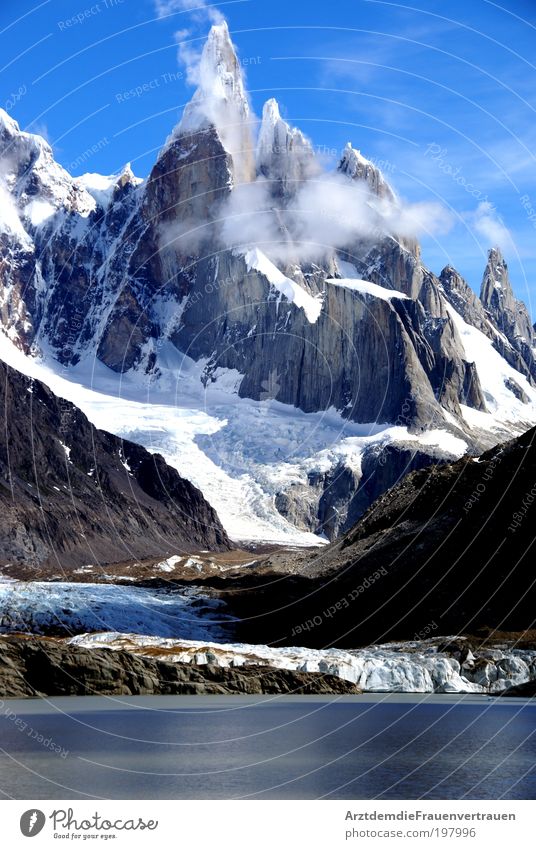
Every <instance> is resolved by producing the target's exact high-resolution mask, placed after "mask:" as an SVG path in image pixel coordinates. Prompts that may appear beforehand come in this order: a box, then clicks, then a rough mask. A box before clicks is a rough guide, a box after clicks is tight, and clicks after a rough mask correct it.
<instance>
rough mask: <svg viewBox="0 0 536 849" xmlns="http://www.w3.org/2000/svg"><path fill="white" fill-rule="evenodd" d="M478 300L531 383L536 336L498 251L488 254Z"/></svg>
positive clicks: (534, 371) (535, 375) (535, 374)
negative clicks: (516, 357)
mask: <svg viewBox="0 0 536 849" xmlns="http://www.w3.org/2000/svg"><path fill="white" fill-rule="evenodd" d="M480 300H481V301H482V303H483V305H484V307H485V309H486V310H487V311H488V313H489V314H490V316H491V318H492V320H493V322H494V324H495V326H496V327H497V328H498V329H499V330H500V332H501V333H503V334H504V335H505V336H506V338H507V339H508V341H509V342H510V344H511V345H512V346H513V347H514V348H515V349H516V351H518V352H519V354H520V356H521V358H522V360H523V362H524V364H525V365H526V370H527V372H528V374H530V375H531V376H532V378H533V379H534V378H536V359H535V357H534V342H535V335H534V328H533V326H532V322H531V319H530V315H529V311H528V310H527V307H526V306H525V304H524V303H523V302H522V301H518V299H517V298H516V296H515V294H514V290H513V289H512V284H511V283H510V275H509V274H508V266H507V264H506V262H505V260H504V258H503V255H502V253H501V251H500V249H499V248H497V247H496V248H492V249H491V250H490V251H489V252H488V262H487V265H486V268H485V270H484V276H483V278H482V286H481V289H480ZM522 370H525V369H522Z"/></svg>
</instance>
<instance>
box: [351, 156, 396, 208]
mask: <svg viewBox="0 0 536 849" xmlns="http://www.w3.org/2000/svg"><path fill="white" fill-rule="evenodd" d="M339 171H340V172H341V173H342V174H346V175H347V176H348V177H351V179H352V180H364V181H365V182H366V183H367V185H368V186H369V188H370V189H371V191H373V192H374V194H376V195H378V196H379V197H380V198H385V199H387V200H390V201H395V200H396V196H395V193H394V191H393V189H392V188H391V186H390V185H389V183H388V182H387V180H386V179H385V177H384V176H383V174H382V172H381V171H380V169H379V168H378V167H377V166H376V165H375V164H374V163H373V162H371V161H370V160H369V159H366V158H365V157H364V156H363V154H362V153H361V151H360V150H356V148H354V147H352V143H351V142H348V143H347V144H346V147H345V148H344V150H343V153H342V158H341V161H340V163H339Z"/></svg>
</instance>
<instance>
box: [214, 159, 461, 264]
mask: <svg viewBox="0 0 536 849" xmlns="http://www.w3.org/2000/svg"><path fill="white" fill-rule="evenodd" d="M220 215H221V219H222V241H223V244H224V245H225V246H226V247H246V246H252V245H261V246H262V249H263V250H264V251H265V253H267V254H268V255H269V256H270V258H271V259H272V260H273V261H281V262H290V261H294V262H307V261H314V260H320V259H321V258H322V257H324V256H325V255H326V254H327V253H328V252H329V251H330V250H337V249H342V248H351V246H352V245H353V244H355V243H356V241H359V240H362V239H370V240H377V239H381V238H382V237H384V236H387V235H393V234H396V235H398V236H406V237H415V236H419V235H422V234H423V233H426V234H427V235H434V234H438V233H445V232H447V231H448V230H449V229H450V228H451V226H452V224H453V218H452V216H451V215H450V214H449V213H448V212H447V210H445V208H444V207H442V206H441V205H440V204H436V203H420V204H404V203H402V202H400V201H398V200H397V201H396V202H392V201H388V200H385V199H384V200H380V199H379V198H378V197H376V195H374V194H372V193H371V192H370V191H369V189H368V187H367V186H366V184H364V183H356V182H352V181H350V180H349V179H348V178H347V177H345V176H343V175H341V174H337V173H335V174H334V173H326V174H323V175H322V176H320V177H318V178H316V179H309V180H306V181H305V182H304V183H303V184H302V186H301V187H300V188H299V190H298V191H297V192H296V194H295V196H294V198H292V200H291V201H290V203H289V205H288V207H283V208H280V209H277V210H274V198H273V197H272V195H271V194H270V184H269V183H268V182H267V181H266V180H264V179H263V178H258V179H257V180H256V181H255V182H253V183H249V184H244V185H238V186H236V187H235V189H234V190H233V192H232V193H231V195H230V197H229V199H228V201H227V203H226V204H225V206H224V208H223V209H222V210H221V213H220Z"/></svg>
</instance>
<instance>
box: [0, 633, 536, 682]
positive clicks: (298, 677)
mask: <svg viewBox="0 0 536 849" xmlns="http://www.w3.org/2000/svg"><path fill="white" fill-rule="evenodd" d="M363 692H368V693H423V694H456V693H458V694H460V695H461V694H475V695H479V694H480V695H488V696H504V695H512V696H524V697H527V698H530V697H531V696H532V695H535V694H536V647H534V648H515V647H513V646H510V647H508V646H506V645H503V647H502V648H498V647H482V648H480V649H475V650H474V651H473V650H471V648H470V643H469V642H468V641H467V640H464V639H463V638H458V639H457V640H455V641H451V642H444V641H443V642H442V641H441V640H438V639H436V640H433V639H430V640H423V641H418V642H413V643H408V642H406V643H391V644H386V645H383V646H369V647H367V648H364V649H356V650H354V651H345V650H340V649H325V650H322V651H315V650H311V649H306V648H300V647H296V648H273V647H269V646H259V645H255V646H253V645H246V644H224V643H211V642H203V641H193V640H177V639H166V638H161V637H148V636H141V635H138V634H120V633H116V632H103V633H98V634H80V635H79V636H76V637H72V638H69V639H66V638H58V637H44V636H36V635H23V634H16V635H10V636H2V637H0V698H26V697H39V696H85V695H109V696H116V695H122V696H130V695H231V694H233V693H235V694H242V695H269V694H279V695H324V696H329V695H341V694H344V695H352V694H359V693H363Z"/></svg>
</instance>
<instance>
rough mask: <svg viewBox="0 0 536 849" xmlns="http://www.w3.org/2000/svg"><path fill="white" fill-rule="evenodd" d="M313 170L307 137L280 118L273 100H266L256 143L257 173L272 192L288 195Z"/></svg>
mask: <svg viewBox="0 0 536 849" xmlns="http://www.w3.org/2000/svg"><path fill="white" fill-rule="evenodd" d="M315 170H316V166H315V157H314V152H313V148H312V145H311V142H310V141H309V139H307V138H306V137H305V136H304V135H303V133H302V132H300V130H298V129H296V128H295V127H291V126H290V125H289V124H287V122H286V121H284V120H283V119H282V118H281V114H280V112H279V104H278V103H277V100H275V99H274V98H273V97H272V98H271V99H270V100H267V101H266V103H265V104H264V109H263V113H262V123H261V128H260V132H259V139H258V143H257V173H258V174H261V175H262V176H263V177H266V179H268V180H270V181H272V187H271V188H272V194H274V195H275V196H282V197H288V196H290V195H292V194H294V193H295V192H296V191H297V189H299V188H300V184H301V183H302V182H303V181H304V180H306V179H308V178H309V177H311V176H312V174H313V173H314V172H315Z"/></svg>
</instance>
